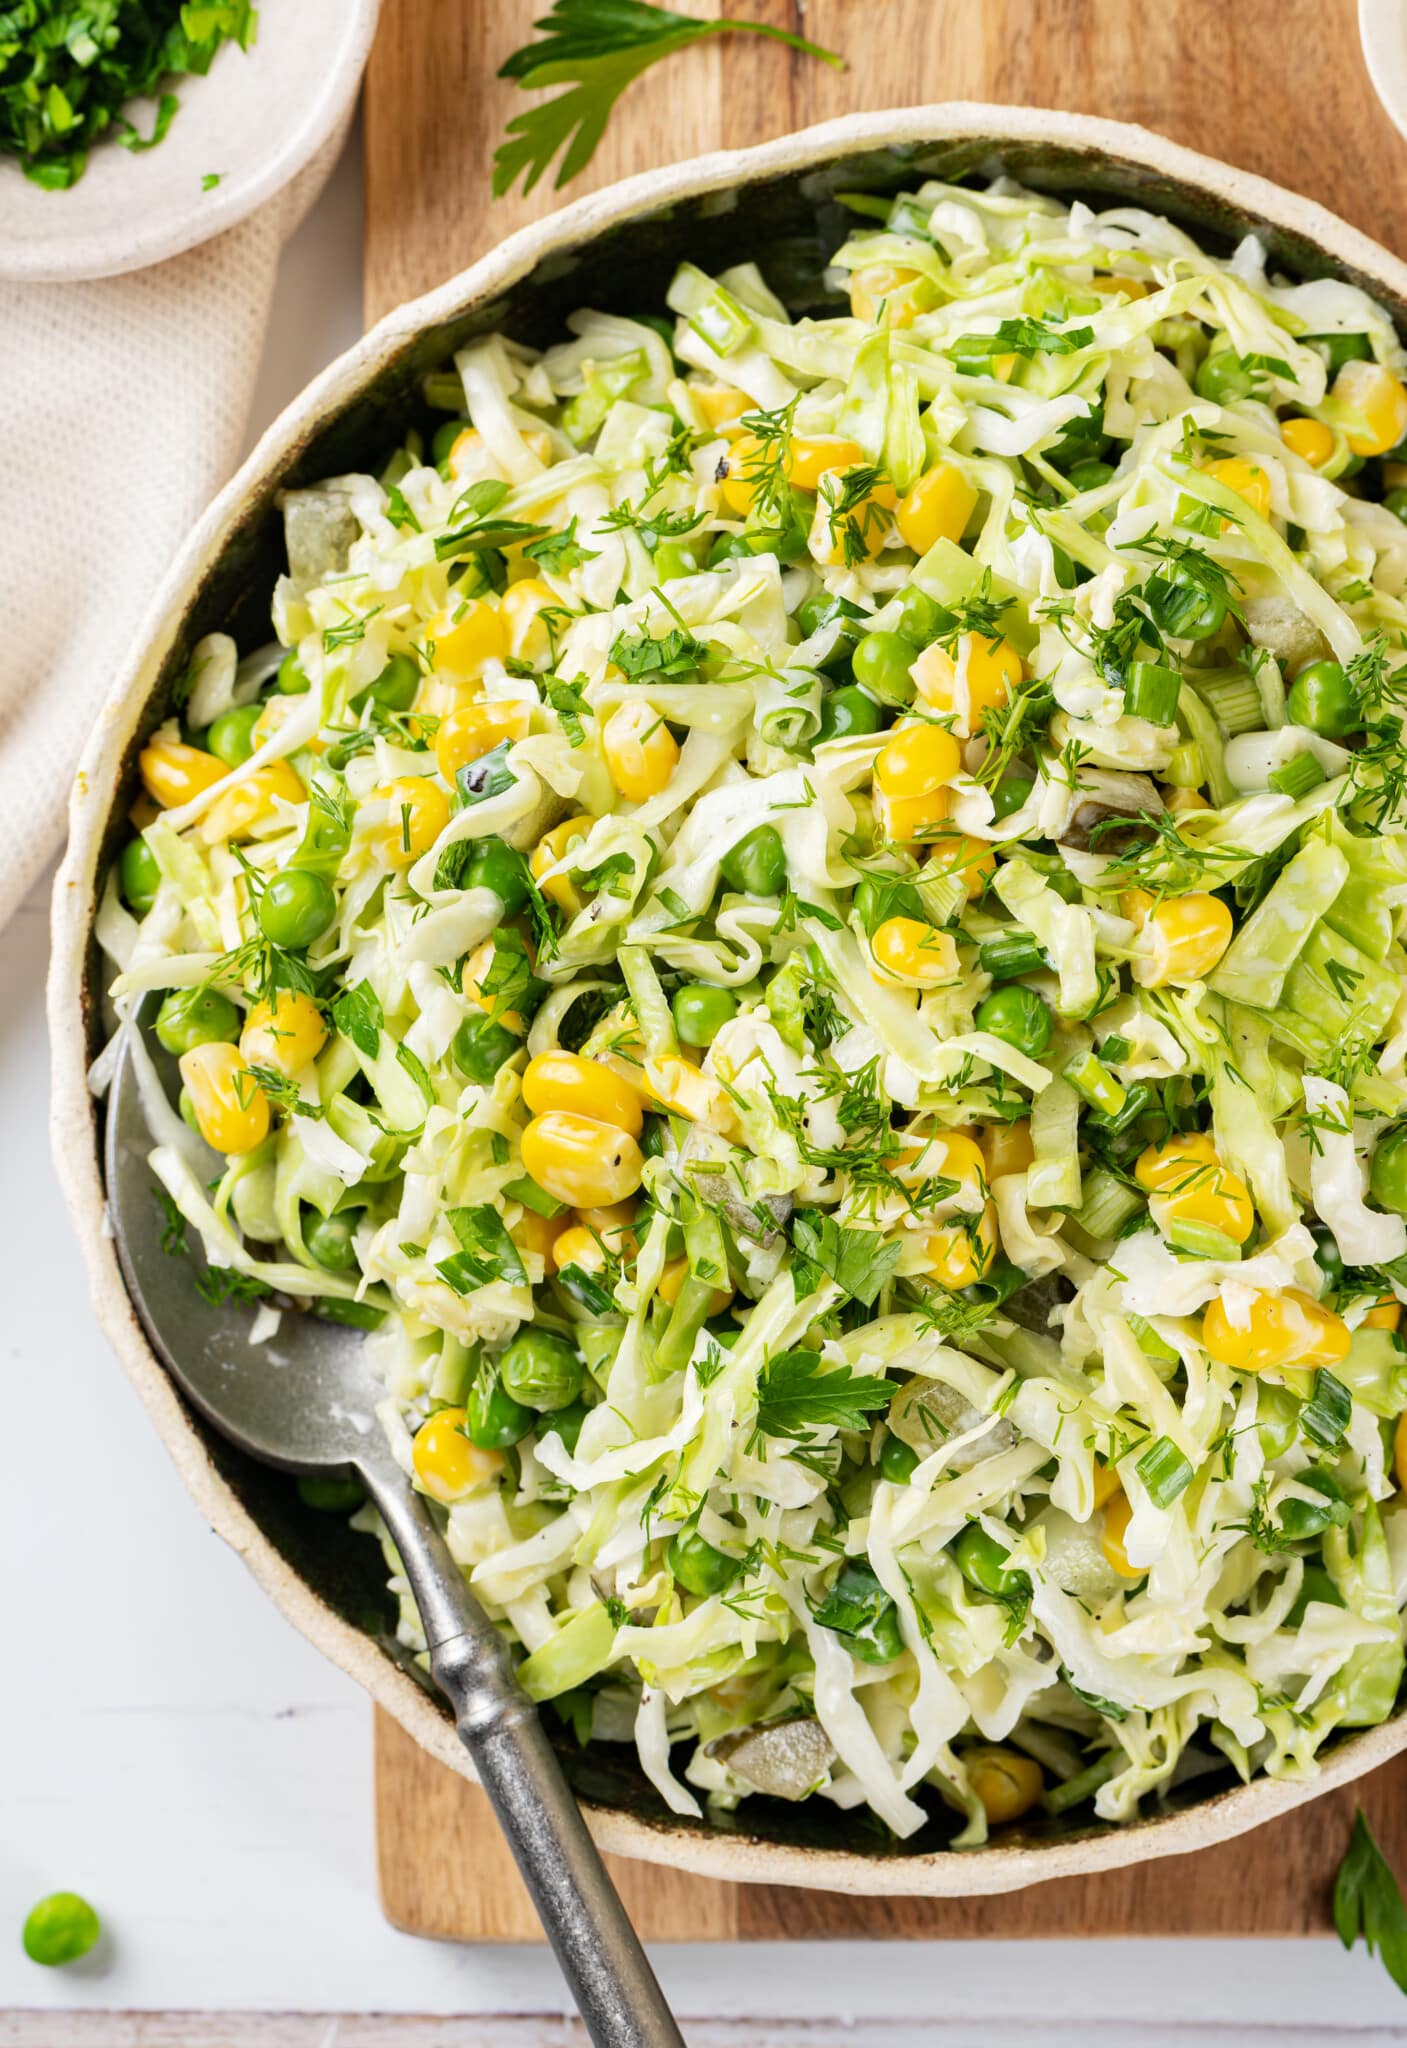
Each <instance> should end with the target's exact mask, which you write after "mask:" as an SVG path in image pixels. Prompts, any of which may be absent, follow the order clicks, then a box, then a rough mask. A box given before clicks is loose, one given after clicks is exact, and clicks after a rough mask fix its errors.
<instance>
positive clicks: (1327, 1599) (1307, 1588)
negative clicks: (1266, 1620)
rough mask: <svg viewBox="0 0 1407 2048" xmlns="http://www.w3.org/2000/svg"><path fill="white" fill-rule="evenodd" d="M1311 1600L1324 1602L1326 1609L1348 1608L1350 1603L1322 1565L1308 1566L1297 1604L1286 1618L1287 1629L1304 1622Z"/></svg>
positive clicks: (1301, 1583)
mask: <svg viewBox="0 0 1407 2048" xmlns="http://www.w3.org/2000/svg"><path fill="white" fill-rule="evenodd" d="M1311 1600H1319V1601H1322V1602H1323V1604H1324V1606H1326V1607H1346V1606H1347V1605H1348V1602H1347V1601H1346V1600H1345V1599H1344V1596H1343V1594H1342V1593H1341V1592H1340V1591H1339V1589H1338V1587H1337V1586H1336V1585H1335V1584H1334V1582H1333V1580H1332V1579H1331V1578H1330V1577H1329V1574H1328V1573H1327V1572H1326V1571H1325V1569H1324V1567H1323V1565H1321V1564H1307V1565H1306V1566H1305V1568H1304V1577H1303V1579H1301V1581H1300V1589H1299V1593H1298V1594H1297V1596H1296V1599H1295V1604H1294V1606H1293V1607H1292V1608H1291V1609H1290V1611H1289V1613H1288V1614H1287V1615H1286V1616H1285V1624H1284V1625H1285V1627H1286V1628H1298V1627H1299V1625H1300V1623H1301V1622H1302V1621H1303V1620H1304V1613H1305V1609H1306V1608H1307V1607H1308V1605H1309V1603H1310V1601H1311Z"/></svg>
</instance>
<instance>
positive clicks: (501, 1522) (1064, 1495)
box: [98, 181, 1407, 1846]
mask: <svg viewBox="0 0 1407 2048" xmlns="http://www.w3.org/2000/svg"><path fill="white" fill-rule="evenodd" d="M851 203H852V205H853V209H854V211H855V213H856V215H857V217H858V220H859V222H860V225H859V226H858V227H857V230H856V232H855V233H854V234H853V235H852V236H851V238H850V239H849V240H848V241H847V242H846V243H845V245H844V246H843V247H842V248H841V249H840V250H839V251H838V252H837V254H836V256H835V258H834V263H833V266H832V268H831V270H830V271H829V273H828V275H827V282H826V287H825V290H827V291H828V292H829V294H830V296H829V298H828V299H823V300H822V302H821V303H820V304H819V305H816V306H813V307H812V308H811V309H810V310H809V311H807V312H806V314H805V316H804V317H799V316H796V315H794V314H793V312H792V311H791V310H789V309H788V307H787V306H785V305H784V304H783V303H782V302H781V301H780V300H779V299H778V297H777V296H776V295H775V293H774V292H773V290H772V289H771V287H770V286H769V284H768V282H767V281H766V279H764V277H763V276H762V275H761V274H760V272H759V270H758V269H757V268H756V267H755V266H754V265H752V264H750V263H747V262H739V263H738V264H737V265H736V266H735V267H733V268H731V269H729V270H726V271H724V272H723V273H722V274H721V275H718V276H714V275H709V274H706V273H705V272H704V271H702V270H701V269H699V268H697V267H695V266H694V265H691V264H684V265H683V266H682V267H681V268H680V269H679V271H678V273H677V274H676V276H675V278H674V280H673V282H672V284H671V286H670V289H669V292H668V294H667V300H668V304H667V313H666V309H660V310H656V309H648V310H647V311H645V312H642V313H640V314H639V315H638V317H624V316H622V315H620V314H616V313H604V312H600V311H590V310H588V311H584V312H581V313H579V314H577V315H575V316H574V317H573V318H572V319H571V321H570V322H569V323H568V332H567V334H566V336H564V338H563V339H561V340H560V341H558V342H557V343H555V344H554V345H552V346H550V347H548V348H546V349H545V350H542V351H539V350H537V349H533V348H528V347H526V346H524V345H523V344H522V343H520V342H518V341H516V340H514V339H511V338H508V337H505V336H501V335H497V336H488V337H483V338H480V339H477V340H475V341H473V342H471V343H470V344H469V345H467V346H466V347H465V348H464V349H462V350H461V351H460V352H459V354H458V356H457V357H456V359H455V362H454V365H453V368H452V369H448V368H447V369H445V370H443V371H440V372H437V373H435V374H434V375H432V376H431V377H430V378H429V379H428V381H427V386H426V395H427V398H428V399H429V401H430V403H431V404H432V405H434V406H438V407H439V408H440V412H441V414H442V419H441V423H440V424H439V425H438V426H437V427H436V428H435V429H434V430H433V432H432V433H430V434H429V435H428V436H427V437H426V438H424V439H422V437H421V435H420V434H419V433H416V434H413V435H411V436H410V437H409V438H408V439H407V441H406V442H405V444H404V446H403V447H402V448H400V449H399V450H398V451H397V453H396V454H395V456H394V458H393V459H392V460H391V462H390V463H389V465H388V466H387V468H386V469H385V470H384V471H383V473H382V474H381V475H380V476H379V477H373V476H359V475H358V476H345V477H339V478H335V479H333V480H331V481H329V482H327V483H326V484H324V485H321V486H318V487H312V488H304V489H299V490H295V491H292V492H290V493H289V494H288V495H287V497H286V499H285V519H286V532H287V542H288V573H287V574H286V575H285V576H284V577H283V578H282V579H281V580H280V582H279V584H278V586H277V589H276V591H275V594H274V600H273V629H274V637H273V638H272V639H271V640H270V642H269V643H268V645H266V646H264V647H253V648H251V649H249V650H248V651H246V652H244V653H242V654H241V653H240V651H239V650H238V649H237V648H236V646H235V644H234V642H233V641H232V640H231V639H229V638H228V637H226V636H225V635H223V634H219V633H216V634H211V635H210V636H208V637H207V638H206V639H205V640H203V641H202V642H201V643H200V645H199V646H198V647H197V649H196V650H195V656H194V659H193V660H192V663H191V666H190V670H189V673H188V674H187V676H186V677H185V679H184V682H183V684H182V686H181V689H180V691H179V692H178V699H179V718H178V717H177V716H176V715H174V714H173V715H172V716H171V717H170V718H169V719H168V720H167V721H166V722H165V723H164V724H163V725H161V726H159V727H158V728H157V729H156V730H155V731H154V732H153V733H152V734H151V735H150V737H149V739H148V741H147V744H146V746H145V748H144V750H143V751H142V754H141V758H140V769H141V776H142V780H143V783H144V786H145V797H144V809H143V810H142V811H139V813H138V816H139V819H140V820H141V829H140V832H139V836H138V837H137V838H135V839H134V840H133V841H132V843H131V845H130V846H129V847H128V848H127V849H126V850H125V852H123V853H122V855H121V857H120V859H119V860H118V861H117V862H116V863H115V865H114V870H113V874H112V877H111V880H110V882H109V885H108V889H107V893H106V895H105V897H104V900H103V903H102V906H101V911H100V915H99V919H98V935H99V938H100V939H101V941H102V943H103V944H104V945H105V946H106V948H107V949H108V951H109V953H110V954H111V955H112V957H113V959H114V961H115V963H116V969H117V975H116V979H115V981H114V984H113V999H114V1001H115V1002H116V1004H117V1006H118V1010H119V1013H120V1014H121V1016H122V1017H123V1019H124V1023H123V1029H124V1030H125V1029H129V1028H131V1020H132V1019H133V1017H134V1013H135V1010H136V1007H137V1005H138V1004H139V1003H145V1005H146V1010H145V1011H144V1015H146V1016H147V1017H149V1018H150V1021H151V1022H152V1023H153V1024H154V1026H155V1036H156V1040H157V1041H158V1044H159V1046H160V1048H161V1052H160V1057H161V1058H162V1059H164V1060H166V1061H168V1063H169V1064H168V1068H167V1072H168V1077H169V1082H170V1095H171V1099H170V1100H169V1101H164V1102H163V1101H161V1100H158V1099H156V1098H155V1097H154V1098H153V1100H152V1102H151V1103H150V1113H151V1115H152V1117H153V1119H154V1123H153V1137H154V1140H155V1144H154V1150H153V1152H152V1155H151V1165H152V1169H153V1172H154V1174H155V1176H156V1178H157V1181H158V1182H159V1184H160V1186H161V1188H162V1190H163V1193H164V1197H165V1201H166V1203H167V1204H168V1205H169V1206H168V1211H167V1216H166V1219H165V1220H166V1239H167V1241H168V1242H169V1243H170V1245H171V1248H172V1250H173V1252H177V1251H179V1250H180V1249H181V1248H182V1246H183V1245H189V1247H190V1248H191V1250H192V1251H194V1250H195V1249H196V1248H197V1246H199V1248H200V1249H202V1250H203V1253H204V1260H205V1264H206V1266H207V1268H208V1270H207V1271H205V1272H204V1274H203V1276H202V1278H203V1284H204V1285H205V1287H206V1289H207V1291H209V1292H210V1293H211V1294H212V1295H213V1296H217V1297H218V1298H224V1299H228V1298H231V1297H233V1298H247V1299H248V1300H249V1302H250V1308H249V1313H250V1315H251V1316H252V1317H253V1318H255V1322H256V1331H257V1333H258V1334H259V1335H261V1336H267V1335H269V1334H271V1333H272V1332H273V1331H274V1330H275V1329H276V1326H277V1320H278V1318H279V1316H280V1315H283V1314H287V1313H289V1312H290V1308H291V1306H294V1305H296V1306H300V1307H311V1308H313V1309H315V1310H316V1311H318V1312H320V1313H322V1314H325V1315H331V1316H334V1317H336V1318H337V1319H339V1320H341V1321H344V1322H348V1323H352V1324H355V1325H357V1326H358V1327H361V1328H363V1329H365V1331H366V1332H367V1334H366V1338H365V1341H366V1343H367V1344H368V1346H369V1347H370V1350H371V1352H372V1354H373V1356H374V1358H375V1360H376V1362H377V1365H378V1367H379V1370H380V1372H381V1373H382V1374H383V1376H384V1379H385V1383H386V1399H385V1402H384V1405H383V1407H382V1410H381V1414H382V1420H383V1422H384V1426H385V1428H386V1430H387V1431H388V1433H389V1436H390V1439H391V1441H392V1443H393V1445H394V1446H395V1448H396V1450H397V1453H398V1455H399V1456H400V1458H401V1460H402V1462H403V1463H404V1465H405V1467H406V1469H407V1471H408V1472H410V1473H412V1474H413V1475H414V1479H415V1483H416V1484H417V1485H418V1486H419V1487H420V1488H421V1490H422V1491H423V1492H424V1493H425V1495H426V1496H427V1497H428V1498H429V1499H430V1500H431V1501H433V1502H435V1503H437V1504H438V1507H439V1509H441V1510H442V1511H443V1514H444V1517H445V1523H446V1530H447V1536H448V1541H449V1544H450V1547H451V1549H452V1551H453V1553H454V1555H455V1557H456V1558H457V1559H458V1560H459V1562H460V1564H461V1565H462V1567H463V1569H464V1571H465V1573H466V1574H467V1575H468V1576H469V1577H470V1578H471V1580H472V1583H473V1585H474V1588H475V1591H476V1592H477V1594H478V1595H479V1597H480V1598H481V1599H482V1600H483V1601H484V1602H485V1603H486V1605H487V1606H488V1608H489V1610H490V1612H491V1613H492V1614H493V1615H494V1617H495V1618H496V1619H497V1620H498V1621H499V1622H500V1623H501V1624H502V1626H503V1627H504V1629H505V1630H506V1631H507V1632H508V1633H509V1634H510V1635H511V1637H512V1638H513V1639H514V1641H515V1642H516V1643H517V1644H519V1645H520V1646H521V1651H522V1663H521V1677H522V1682H523V1684H524V1686H525V1687H526V1688H527V1690H528V1691H529V1692H530V1693H531V1694H532V1696H533V1697H534V1698H536V1699H539V1700H551V1701H556V1702H557V1703H558V1705H559V1706H560V1709H561V1712H562V1714H563V1715H564V1716H565V1717H566V1719H567V1720H568V1721H569V1723H570V1725H571V1726H572V1727H574V1728H575V1729H576V1730H577V1731H578V1732H579V1733H580V1734H582V1735H583V1737H590V1738H592V1739H595V1740H598V1741H601V1742H621V1743H630V1742H633V1743H634V1745H635V1747H636V1750H637V1753H638V1755H639V1758H640V1762H641V1766H642V1768H643V1770H644V1771H645V1773H646V1774H647V1775H648V1777H649V1779H650V1780H651V1781H652V1783H653V1784H654V1786H655V1787H656V1789H657V1791H658V1793H659V1795H660V1798H661V1799H662V1800H663V1801H664V1803H665V1804H666V1805H667V1806H668V1807H669V1808H670V1809H672V1810H673V1811H674V1812H676V1813H681V1814H696V1813H711V1814H714V1815H722V1814H725V1813H726V1812H728V1811H729V1810H731V1809H734V1808H736V1807H738V1806H739V1805H740V1804H743V1803H744V1802H746V1801H747V1800H749V1799H750V1798H753V1797H755V1796H757V1795H759V1794H760V1795H767V1796H771V1797H780V1798H784V1799H790V1800H799V1799H805V1798H815V1799H821V1800H827V1801H832V1802H834V1803H835V1804H836V1805H838V1806H839V1807H840V1808H841V1809H842V1810H843V1811H847V1812H848V1811H850V1810H851V1809H853V1808H855V1807H857V1806H866V1807H868V1808H869V1809H870V1811H871V1812H872V1813H873V1814H874V1815H875V1816H877V1817H878V1819H879V1820H880V1821H881V1822H882V1823H883V1824H884V1826H885V1827H887V1828H888V1829H889V1830H891V1831H892V1833H893V1834H894V1835H895V1836H898V1837H903V1838H910V1837H913V1836H915V1835H916V1834H917V1833H918V1831H919V1830H920V1829H922V1828H923V1827H924V1826H925V1823H926V1822H927V1821H930V1820H936V1821H939V1822H941V1823H942V1825H943V1826H945V1827H946V1830H947V1833H948V1835H949V1836H950V1837H951V1838H953V1839H955V1840H957V1841H958V1842H960V1843H961V1844H962V1845H964V1846H972V1845H976V1844H979V1843H981V1842H982V1841H983V1840H984V1839H985V1838H986V1836H987V1834H988V1832H989V1831H990V1830H991V1829H992V1828H994V1827H999V1826H1004V1825H1007V1824H1010V1823H1013V1822H1018V1821H1020V1820H1021V1819H1022V1818H1023V1817H1024V1816H1028V1815H1032V1814H1034V1813H1035V1812H1036V1811H1037V1810H1038V1809H1039V1810H1041V1811H1043V1812H1044V1813H1045V1814H1046V1815H1048V1816H1052V1817H1054V1816H1059V1815H1063V1814H1067V1813H1073V1812H1076V1811H1077V1810H1079V1809H1081V1808H1086V1809H1089V1808H1092V1810H1093V1813H1094V1814H1095V1815H1097V1816H1098V1817H1100V1818H1102V1819H1104V1820H1107V1821H1111V1822H1127V1821H1131V1820H1133V1819H1135V1818H1136V1817H1138V1816H1140V1815H1146V1814H1147V1813H1149V1812H1151V1811H1153V1810H1155V1809H1156V1807H1157V1805H1158V1802H1159V1801H1160V1799H1161V1798H1162V1797H1163V1796H1164V1794H1165V1793H1167V1792H1168V1791H1169V1790H1170V1789H1172V1788H1174V1787H1176V1786H1180V1785H1182V1784H1184V1783H1185V1782H1186V1781H1188V1780H1191V1779H1195V1778H1197V1777H1199V1776H1201V1775H1203V1774H1207V1773H1211V1772H1214V1771H1223V1772H1224V1771H1226V1770H1228V1769H1230V1770H1232V1771H1234V1772H1236V1773H1237V1774H1239V1775H1241V1776H1242V1777H1249V1776H1251V1775H1252V1774H1254V1773H1256V1772H1262V1771H1263V1772H1266V1773H1268V1774H1270V1775H1272V1776H1294V1777H1298V1776H1302V1775H1303V1774H1304V1773H1306V1772H1312V1771H1313V1770H1314V1769H1315V1768H1316V1757H1317V1756H1318V1755H1319V1753H1320V1752H1321V1751H1322V1749H1323V1747H1324V1745H1325V1744H1326V1743H1328V1742H1329V1741H1330V1740H1331V1739H1332V1738H1334V1737H1335V1736H1337V1735H1338V1734H1339V1733H1340V1732H1341V1731H1343V1730H1345V1729H1351V1728H1356V1727H1362V1726H1366V1725H1370V1724H1373V1723H1377V1722H1381V1721H1383V1720H1385V1719H1386V1718H1387V1717H1388V1716H1389V1715H1390V1714H1391V1713H1392V1712H1393V1711H1394V1708H1395V1704H1396V1700H1397V1695H1398V1688H1399V1685H1400V1682H1401V1678H1402V1672H1403V1640H1402V1635H1403V1632H1402V1614H1401V1604H1402V1590H1401V1589H1402V1587H1403V1585H1404V1569H1403V1559H1404V1557H1407V1513H1404V1505H1403V1495H1402V1492H1401V1485H1402V1483H1403V1481H1404V1480H1407V1419H1404V1416H1405V1415H1407V1352H1405V1351H1404V1350H1403V1347H1402V1343H1401V1339H1400V1336H1399V1324H1400V1320H1401V1304H1402V1302H1403V1301H1404V1300H1407V951H1404V945H1403V919H1404V906H1407V741H1405V740H1404V712H1407V526H1404V524H1403V521H1402V519H1401V518H1400V517H1399V516H1398V515H1397V513H1396V511H1395V510H1394V509H1393V505H1392V502H1391V494H1392V493H1394V492H1401V491H1403V490H1404V488H1407V388H1404V383H1403V371H1404V366H1405V362H1404V355H1403V351H1402V348H1401V346H1400V344H1399V341H1398V338H1397V336H1396V334H1395V333H1394V331H1393V329H1392V327H1391V325H1390V323H1389V321H1388V319H1387V316H1386V315H1385V313H1384V312H1383V311H1382V309H1381V308H1380V307H1379V306H1377V305H1376V304H1374V303H1373V302H1372V301H1371V300H1370V299H1368V298H1367V297H1365V296H1364V294H1363V293H1362V292H1361V291H1359V290H1357V289H1356V288H1354V287H1353V286H1351V285H1348V284H1345V283H1341V282H1337V281H1334V280H1328V279H1322V280H1318V281H1316V282H1314V283H1309V284H1296V283H1293V282H1290V281H1287V280H1285V279H1284V278H1281V277H1278V276H1275V275H1273V274H1269V273H1268V272H1267V269H1266V257H1265V254H1264V251H1263V250H1262V249H1261V248H1260V247H1259V246H1258V244H1257V243H1255V242H1254V241H1251V240H1248V241H1246V242H1245V243H1243V244H1242V245H1241V247H1240V248H1239V249H1237V250H1236V251H1235V253H1234V255H1233V256H1231V257H1230V258H1227V257H1222V256H1216V255H1212V254H1209V253H1207V252H1206V251H1204V250H1202V249H1201V248H1200V247H1199V246H1198V245H1197V244H1196V243H1195V242H1194V241H1193V240H1192V239H1191V238H1190V237H1189V236H1188V235H1187V234H1186V233H1185V232H1184V231H1182V230H1181V229H1179V228H1177V227H1175V226H1173V225H1172V224H1171V223H1170V222H1168V221H1166V220H1162V219H1159V218H1157V217H1156V216H1153V215H1151V214H1148V213H1145V212H1141V211H1139V210H1137V209H1133V208H1127V207H1118V208H1116V209H1114V210H1112V211H1110V212H1108V213H1105V214H1096V213H1093V212H1091V211H1090V210H1089V209H1088V208H1087V207H1086V206H1084V205H1082V204H1077V205H1075V206H1073V207H1069V206H1063V205H1061V204H1059V203H1057V202H1056V201H1055V200H1053V199H1049V198H1043V197H1039V196H1036V195H1034V194H1032V193H1029V192H1025V191H1022V190H1021V189H1019V188H1018V187H1016V186H1014V185H1011V184H1009V183H1007V182H1005V181H1003V182H1001V183H998V184H996V185H993V186H990V187H988V188H985V189H977V188H967V187H960V186H946V185H939V184H927V185H924V186H922V187H921V188H920V189H918V190H917V191H914V192H911V193H907V194H903V195H900V196H899V197H897V198H895V199H892V200H891V199H883V200H877V199H873V198H870V197H865V196H858V197H856V198H855V199H854V200H853V201H852V202H851ZM358 1524H359V1526H363V1527H366V1528H368V1529H372V1530H378V1524H377V1523H376V1520H375V1517H374V1515H372V1514H371V1513H370V1511H369V1510H367V1509H365V1508H363V1509H361V1510H359V1513H358ZM378 1532H379V1531H378ZM388 1564H389V1565H390V1566H391V1568H392V1569H393V1570H394V1569H395V1563H394V1558H393V1557H392V1556H391V1555H390V1554H389V1552H388ZM401 1628H402V1633H403V1636H404V1639H405V1641H406V1642H407V1644H408V1645H410V1646H411V1647H412V1648H415V1649H419V1648H420V1647H421V1639H420V1636H419V1632H418V1631H419V1624H418V1621H417V1618H416V1615H415V1611H414V1609H413V1607H412V1606H411V1605H410V1603H409V1601H408V1600H407V1601H406V1602H405V1603H404V1606H403V1611H402V1617H401Z"/></svg>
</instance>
